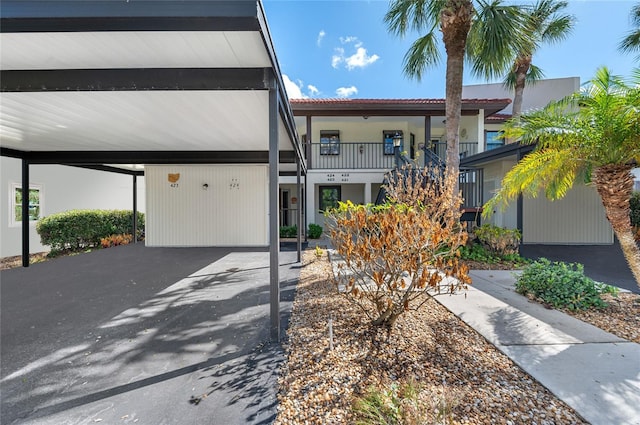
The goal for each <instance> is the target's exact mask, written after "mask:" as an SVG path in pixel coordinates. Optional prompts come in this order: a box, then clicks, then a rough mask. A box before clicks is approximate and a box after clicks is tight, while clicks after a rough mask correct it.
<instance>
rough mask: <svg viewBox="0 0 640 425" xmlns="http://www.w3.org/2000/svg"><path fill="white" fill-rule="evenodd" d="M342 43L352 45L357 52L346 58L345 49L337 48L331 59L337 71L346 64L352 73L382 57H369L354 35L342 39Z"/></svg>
mask: <svg viewBox="0 0 640 425" xmlns="http://www.w3.org/2000/svg"><path fill="white" fill-rule="evenodd" d="M340 43H342V44H349V45H352V46H353V48H355V49H356V51H355V53H354V54H352V55H351V56H346V54H345V48H344V47H336V48H335V53H334V55H333V56H332V57H331V66H332V67H334V68H335V69H338V68H339V67H340V65H342V64H344V66H345V67H346V68H347V69H348V70H349V71H352V70H354V69H356V68H365V67H367V66H369V65H371V64H372V63H374V62H376V61H377V60H378V59H380V56H378V55H376V54H372V55H369V54H368V53H367V49H365V48H364V47H363V45H362V42H361V41H360V40H359V39H358V37H355V36H353V35H350V36H348V37H340Z"/></svg>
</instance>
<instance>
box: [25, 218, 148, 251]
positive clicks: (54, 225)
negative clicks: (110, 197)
mask: <svg viewBox="0 0 640 425" xmlns="http://www.w3.org/2000/svg"><path fill="white" fill-rule="evenodd" d="M132 221H133V212H132V211H125V210H71V211H65V212H61V213H57V214H51V215H50V216H47V217H44V218H42V219H41V220H39V221H38V223H37V225H36V231H37V232H38V234H39V235H40V239H41V240H42V243H43V244H44V245H49V246H51V250H52V251H53V252H54V253H55V252H57V251H63V250H72V251H75V250H80V249H83V248H87V247H92V246H95V247H98V246H100V245H101V243H100V240H101V239H102V238H107V237H109V236H111V235H117V234H132V233H133V222H132ZM137 234H138V237H140V236H141V235H142V234H144V214H143V213H141V212H138V227H137Z"/></svg>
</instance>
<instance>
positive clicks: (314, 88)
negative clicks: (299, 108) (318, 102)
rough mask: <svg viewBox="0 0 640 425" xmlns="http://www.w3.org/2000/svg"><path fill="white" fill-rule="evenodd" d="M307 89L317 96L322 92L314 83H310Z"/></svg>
mask: <svg viewBox="0 0 640 425" xmlns="http://www.w3.org/2000/svg"><path fill="white" fill-rule="evenodd" d="M307 90H309V94H310V95H311V96H316V95H317V94H319V93H320V90H318V88H317V87H316V86H314V85H312V84H309V85H308V86H307Z"/></svg>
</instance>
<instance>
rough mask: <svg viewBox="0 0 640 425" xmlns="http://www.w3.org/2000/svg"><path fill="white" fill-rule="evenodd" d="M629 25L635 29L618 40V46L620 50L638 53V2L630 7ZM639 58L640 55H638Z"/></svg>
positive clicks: (639, 27) (639, 31) (639, 33)
mask: <svg viewBox="0 0 640 425" xmlns="http://www.w3.org/2000/svg"><path fill="white" fill-rule="evenodd" d="M631 25H632V26H633V27H635V29H633V30H631V31H630V32H629V33H628V34H627V36H626V37H625V38H623V39H622V41H620V44H619V45H618V48H619V49H620V51H621V52H625V53H631V52H638V53H640V3H638V4H636V5H635V6H633V7H632V8H631ZM638 59H639V60H640V55H639V56H638Z"/></svg>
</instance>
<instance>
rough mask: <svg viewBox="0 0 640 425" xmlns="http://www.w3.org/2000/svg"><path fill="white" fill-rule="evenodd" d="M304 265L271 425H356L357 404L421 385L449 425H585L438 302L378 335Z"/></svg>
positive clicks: (325, 269)
mask: <svg viewBox="0 0 640 425" xmlns="http://www.w3.org/2000/svg"><path fill="white" fill-rule="evenodd" d="M303 262H304V267H303V268H302V270H301V276H300V283H299V285H298V289H297V294H296V299H295V301H294V304H293V311H292V315H291V319H290V324H289V331H288V343H287V344H286V349H287V355H288V360H287V362H286V364H285V365H284V367H283V371H282V374H281V377H280V379H279V384H280V391H279V395H278V398H279V405H278V416H277V419H276V421H275V424H350V423H354V422H355V418H354V416H353V414H352V411H351V406H352V403H353V401H354V399H355V398H356V397H358V396H360V395H362V394H364V393H365V392H366V391H367V389H368V388H370V387H371V386H375V387H378V388H381V387H382V386H384V385H389V384H390V383H392V382H406V381H414V382H417V383H419V384H420V385H421V387H422V391H421V393H420V395H421V398H423V399H424V401H425V403H427V404H428V405H434V404H435V403H437V402H438V401H441V400H443V399H446V400H448V402H449V403H450V404H451V405H455V407H454V408H453V413H452V415H451V418H452V422H451V423H452V424H538V425H543V424H548V425H550V424H583V423H586V422H584V421H583V420H582V419H581V418H580V417H579V416H578V415H577V414H576V413H575V411H573V410H572V409H571V408H570V407H569V406H567V405H566V404H564V403H563V402H562V401H560V400H558V399H557V398H556V397H555V396H554V395H553V394H551V393H550V392H549V391H548V390H547V389H546V388H544V387H543V386H542V385H540V384H539V383H538V382H537V381H535V380H534V379H533V378H531V377H530V376H529V375H528V374H526V373H525V372H523V371H522V370H521V369H520V368H519V367H518V366H516V365H515V364H514V363H513V362H512V361H511V360H510V359H509V358H508V357H506V356H505V355H504V354H502V353H501V352H499V351H498V350H497V349H496V348H495V347H494V346H493V345H491V344H490V343H488V342H487V341H486V340H485V339H484V338H483V337H482V336H480V335H479V334H478V333H477V332H475V331H474V330H473V329H471V328H470V327H468V326H467V325H466V324H465V323H464V322H462V321H461V320H460V319H458V318H457V317H456V316H455V315H453V314H452V313H450V312H449V311H448V310H447V309H446V308H444V307H442V306H441V305H440V304H439V303H437V302H436V301H434V300H430V301H428V303H427V304H426V305H425V306H424V308H423V309H422V310H421V311H420V312H413V311H412V312H408V313H406V314H405V315H403V316H401V317H400V318H399V319H398V321H397V323H396V328H395V329H394V331H393V333H392V334H391V335H389V336H387V335H386V334H384V333H379V334H376V333H374V332H372V331H371V329H370V328H369V326H368V325H367V322H366V317H364V315H363V314H362V313H361V312H359V311H358V310H357V307H356V306H355V305H353V304H351V303H349V302H348V301H347V300H346V299H345V298H344V297H342V296H341V295H339V294H337V293H336V291H335V289H334V287H333V286H332V284H331V283H330V281H329V280H328V277H329V276H330V273H331V270H330V266H329V263H328V261H327V259H326V255H325V256H324V257H323V258H321V259H316V258H315V256H314V253H313V252H312V251H305V253H304V258H303ZM329 318H332V322H333V334H334V338H333V342H334V348H333V350H330V349H329V333H328V325H327V324H328V320H329ZM387 337H388V340H386V338H387Z"/></svg>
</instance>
